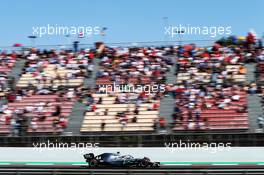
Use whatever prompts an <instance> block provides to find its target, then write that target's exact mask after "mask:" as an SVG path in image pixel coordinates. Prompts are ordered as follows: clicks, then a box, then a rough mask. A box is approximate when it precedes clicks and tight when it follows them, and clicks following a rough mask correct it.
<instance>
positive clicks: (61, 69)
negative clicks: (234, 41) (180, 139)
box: [0, 41, 264, 136]
mask: <svg viewBox="0 0 264 175" xmlns="http://www.w3.org/2000/svg"><path fill="white" fill-rule="evenodd" d="M245 43H246V41H245ZM102 48H103V50H100V52H97V50H96V49H98V47H97V48H95V49H83V50H80V51H78V52H73V51H72V50H53V49H51V50H44V51H41V50H38V49H35V48H33V49H22V50H20V51H16V52H12V53H6V52H2V53H1V55H0V72H1V76H0V78H1V79H0V83H1V93H0V94H1V109H0V112H1V114H0V133H1V134H3V135H11V136H13V135H30V134H35V133H37V134H62V135H64V134H68V133H73V134H83V135H89V134H94V133H96V134H98V133H131V132H135V133H157V132H161V131H162V132H165V133H174V132H177V133H179V132H194V131H195V132H216V131H217V132H219V131H220V132H225V131H230V130H232V131H236V132H249V131H250V132H252V131H253V132H256V131H259V129H261V127H263V125H264V124H263V121H264V119H263V117H262V116H263V111H262V107H261V108H260V109H259V108H257V107H256V106H262V104H261V102H262V101H261V99H260V98H262V97H263V96H264V95H263V88H262V86H263V72H264V71H263V70H264V64H263V57H264V50H263V48H262V47H260V46H258V45H257V44H256V45H254V47H252V46H251V47H248V45H247V44H244V45H228V46H226V45H224V44H222V45H221V44H219V43H215V44H214V45H213V46H210V47H198V46H196V45H194V44H190V45H183V46H164V47H157V46H155V47H132V48H128V47H123V48H121V47H120V48H111V47H108V46H104V47H100V49H102ZM21 61H22V62H23V63H24V64H18V63H19V62H21ZM255 69H256V70H255ZM254 71H255V72H254ZM14 75H16V77H14ZM122 85H124V86H123V87H124V88H123V89H119V91H115V90H116V89H114V86H118V87H119V88H120V87H122ZM126 85H127V86H126ZM128 85H129V87H134V88H132V90H133V91H131V89H129V88H128ZM154 86H156V87H155V88H154ZM135 87H137V88H139V87H141V89H140V90H139V89H136V90H135ZM142 87H143V88H142ZM145 87H146V88H145ZM160 87H164V88H160ZM168 107H169V108H171V109H168V110H162V109H167V108H168ZM76 130H77V132H76Z"/></svg>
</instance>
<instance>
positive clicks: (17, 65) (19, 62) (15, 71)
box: [9, 59, 26, 84]
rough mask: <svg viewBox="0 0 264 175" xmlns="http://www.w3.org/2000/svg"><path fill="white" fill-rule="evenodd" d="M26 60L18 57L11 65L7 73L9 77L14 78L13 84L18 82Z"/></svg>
mask: <svg viewBox="0 0 264 175" xmlns="http://www.w3.org/2000/svg"><path fill="white" fill-rule="evenodd" d="M25 63H26V61H25V60H23V59H18V60H17V61H16V63H15V66H14V67H13V69H12V71H11V72H10V73H9V77H12V78H14V81H15V84H16V83H17V82H18V80H19V77H20V74H21V72H22V69H23V67H24V65H25Z"/></svg>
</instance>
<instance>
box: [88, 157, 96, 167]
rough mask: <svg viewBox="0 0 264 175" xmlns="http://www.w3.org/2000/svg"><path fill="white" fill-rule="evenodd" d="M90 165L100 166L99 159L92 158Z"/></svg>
mask: <svg viewBox="0 0 264 175" xmlns="http://www.w3.org/2000/svg"><path fill="white" fill-rule="evenodd" d="M89 167H90V168H96V167H98V161H97V160H96V159H92V160H90V162H89Z"/></svg>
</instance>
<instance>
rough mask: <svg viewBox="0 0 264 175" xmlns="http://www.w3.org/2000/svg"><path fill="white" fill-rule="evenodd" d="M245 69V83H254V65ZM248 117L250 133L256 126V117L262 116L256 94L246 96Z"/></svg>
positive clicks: (259, 99) (259, 98)
mask: <svg viewBox="0 0 264 175" xmlns="http://www.w3.org/2000/svg"><path fill="white" fill-rule="evenodd" d="M246 68H247V75H246V78H247V83H252V82H255V80H256V77H255V70H256V69H255V68H256V65H255V64H254V63H251V64H246ZM247 98H248V115H249V125H250V129H251V131H255V130H256V129H257V128H258V126H257V118H258V116H262V115H263V110H262V105H261V97H259V95H258V94H252V95H251V94H248V97H247Z"/></svg>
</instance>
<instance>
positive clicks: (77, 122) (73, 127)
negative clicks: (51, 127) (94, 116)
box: [64, 101, 85, 135]
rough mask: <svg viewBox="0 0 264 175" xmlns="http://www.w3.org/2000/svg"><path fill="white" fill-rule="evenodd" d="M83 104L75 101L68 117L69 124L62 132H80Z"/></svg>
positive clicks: (83, 111) (83, 110)
mask: <svg viewBox="0 0 264 175" xmlns="http://www.w3.org/2000/svg"><path fill="white" fill-rule="evenodd" d="M84 113H85V105H84V104H83V103H81V102H79V101H76V102H75V104H74V106H73V109H72V113H71V115H70V117H69V125H68V127H67V128H66V129H65V130H64V134H69V135H71V134H80V128H81V126H82V122H83V119H84Z"/></svg>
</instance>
